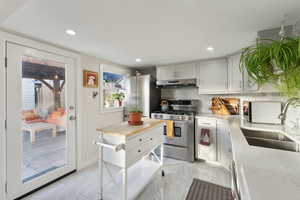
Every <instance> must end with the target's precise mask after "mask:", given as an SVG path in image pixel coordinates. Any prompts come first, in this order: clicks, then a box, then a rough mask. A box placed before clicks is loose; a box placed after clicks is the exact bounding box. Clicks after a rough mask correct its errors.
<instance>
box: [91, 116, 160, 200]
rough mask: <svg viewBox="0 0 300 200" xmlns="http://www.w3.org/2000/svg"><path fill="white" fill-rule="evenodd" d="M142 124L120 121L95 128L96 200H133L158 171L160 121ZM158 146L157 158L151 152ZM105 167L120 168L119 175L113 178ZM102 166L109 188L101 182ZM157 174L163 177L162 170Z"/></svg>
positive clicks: (153, 120) (147, 121) (146, 120)
mask: <svg viewBox="0 0 300 200" xmlns="http://www.w3.org/2000/svg"><path fill="white" fill-rule="evenodd" d="M143 121H144V123H143V125H140V126H130V125H128V123H127V122H123V123H119V124H115V125H111V126H108V127H104V128H97V131H98V132H99V137H98V140H97V142H96V144H97V145H99V175H100V191H99V192H100V199H106V198H107V199H122V200H127V199H134V198H136V196H137V195H138V194H139V193H140V192H141V191H142V190H143V188H144V187H145V186H146V185H147V183H148V182H149V181H150V180H151V178H152V177H153V175H154V174H155V173H156V172H157V171H158V170H160V169H161V170H162V165H163V126H164V121H162V120H155V119H148V118H145V119H143ZM158 147H160V152H161V153H160V155H159V156H158V155H157V154H156V153H155V151H154V150H155V149H156V148H158ZM109 165H113V166H116V167H118V168H120V169H121V170H119V172H121V173H119V172H117V173H116V176H113V175H112V173H111V171H110V169H109ZM104 167H105V168H106V169H107V171H108V172H109V173H108V174H109V175H110V178H111V179H112V181H111V182H112V183H113V185H112V184H104V183H103V170H104ZM161 173H162V175H164V172H163V170H162V172H161ZM120 175H121V176H120ZM118 186H121V190H122V192H120V191H117V189H118ZM104 189H105V190H104ZM106 189H107V190H106ZM104 197H105V198H104Z"/></svg>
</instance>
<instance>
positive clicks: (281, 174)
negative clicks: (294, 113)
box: [200, 114, 300, 200]
mask: <svg viewBox="0 0 300 200" xmlns="http://www.w3.org/2000/svg"><path fill="white" fill-rule="evenodd" d="M200 116H203V117H214V118H217V119H223V120H228V122H229V128H230V135H231V141H232V148H233V158H234V161H235V162H236V167H237V171H238V176H239V177H240V178H242V179H243V182H244V185H243V186H242V187H243V188H242V189H241V192H242V193H244V194H242V196H247V197H246V198H244V199H251V200H299V199H300V153H299V152H289V151H282V150H276V149H270V148H262V147H256V146H250V145H249V144H248V143H247V141H246V139H245V137H244V135H243V133H242V131H241V130H240V127H241V126H242V127H243V128H247V129H253V130H263V131H274V132H281V133H283V134H285V135H286V136H287V137H289V138H290V139H292V140H294V141H296V142H297V143H298V144H300V129H288V128H284V127H283V126H280V125H263V124H251V123H248V122H246V121H241V120H240V118H239V117H237V116H236V117H234V116H232V117H228V116H216V115H212V114H208V115H206V114H201V115H200ZM244 199H242V200H244Z"/></svg>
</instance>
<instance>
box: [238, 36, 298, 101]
mask: <svg viewBox="0 0 300 200" xmlns="http://www.w3.org/2000/svg"><path fill="white" fill-rule="evenodd" d="M299 41H300V40H299V38H289V37H282V38H281V40H279V41H276V40H269V39H258V40H257V42H256V43H255V44H254V45H252V46H249V47H247V48H244V49H243V52H242V55H241V60H240V69H241V70H246V71H247V72H248V74H249V77H250V78H251V79H252V80H253V81H254V82H255V83H257V84H258V85H259V86H261V85H263V84H265V83H271V84H273V85H274V86H275V87H276V88H278V90H279V91H280V92H281V94H283V95H284V96H288V97H299V96H300V56H299V52H300V45H299Z"/></svg>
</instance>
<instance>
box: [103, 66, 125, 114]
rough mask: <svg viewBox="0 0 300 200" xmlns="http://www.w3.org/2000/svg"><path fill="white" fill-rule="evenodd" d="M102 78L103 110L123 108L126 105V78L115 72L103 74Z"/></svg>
mask: <svg viewBox="0 0 300 200" xmlns="http://www.w3.org/2000/svg"><path fill="white" fill-rule="evenodd" d="M102 77H103V78H102V88H103V98H102V99H103V100H102V106H103V109H104V110H105V109H106V110H107V109H108V110H109V109H118V108H122V107H123V106H124V104H125V97H126V89H125V82H126V76H125V75H122V74H117V73H113V72H103V76H102Z"/></svg>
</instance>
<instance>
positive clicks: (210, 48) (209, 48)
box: [206, 46, 214, 51]
mask: <svg viewBox="0 0 300 200" xmlns="http://www.w3.org/2000/svg"><path fill="white" fill-rule="evenodd" d="M206 50H207V51H213V50H214V47H213V46H208V47H207V48H206Z"/></svg>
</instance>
